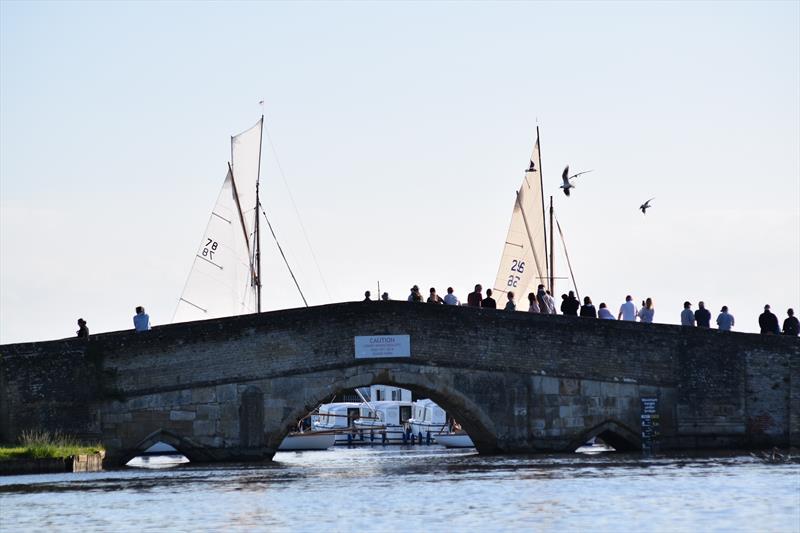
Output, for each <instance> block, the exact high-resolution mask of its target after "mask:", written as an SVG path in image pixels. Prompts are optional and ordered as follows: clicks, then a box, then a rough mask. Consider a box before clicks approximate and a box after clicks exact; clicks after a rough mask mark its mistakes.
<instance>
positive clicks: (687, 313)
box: [681, 302, 694, 326]
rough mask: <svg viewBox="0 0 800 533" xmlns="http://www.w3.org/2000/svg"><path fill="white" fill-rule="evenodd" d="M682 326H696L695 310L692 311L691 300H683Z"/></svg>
mask: <svg viewBox="0 0 800 533" xmlns="http://www.w3.org/2000/svg"><path fill="white" fill-rule="evenodd" d="M681 326H694V312H693V311H692V304H691V303H690V302H683V311H681Z"/></svg>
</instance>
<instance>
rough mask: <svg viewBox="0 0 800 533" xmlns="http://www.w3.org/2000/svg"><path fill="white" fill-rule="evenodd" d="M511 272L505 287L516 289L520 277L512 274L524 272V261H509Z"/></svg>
mask: <svg viewBox="0 0 800 533" xmlns="http://www.w3.org/2000/svg"><path fill="white" fill-rule="evenodd" d="M511 272H512V274H511V275H510V276H508V282H507V283H506V285H507V286H508V287H516V286H517V283H519V280H520V277H519V276H518V275H517V274H514V272H517V273H519V274H522V273H523V272H525V261H518V260H516V259H514V260H512V261H511Z"/></svg>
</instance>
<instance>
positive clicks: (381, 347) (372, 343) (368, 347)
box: [355, 335, 411, 359]
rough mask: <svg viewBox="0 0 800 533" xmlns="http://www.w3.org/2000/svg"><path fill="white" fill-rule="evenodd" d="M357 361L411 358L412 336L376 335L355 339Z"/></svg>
mask: <svg viewBox="0 0 800 533" xmlns="http://www.w3.org/2000/svg"><path fill="white" fill-rule="evenodd" d="M355 346H356V359H371V358H376V357H411V336H410V335H376V336H370V337H367V336H363V337H356V338H355Z"/></svg>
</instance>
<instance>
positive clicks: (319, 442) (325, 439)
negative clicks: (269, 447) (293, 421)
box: [278, 431, 336, 452]
mask: <svg viewBox="0 0 800 533" xmlns="http://www.w3.org/2000/svg"><path fill="white" fill-rule="evenodd" d="M335 440H336V434H335V433H333V432H329V431H303V432H300V431H297V432H292V433H289V434H288V435H286V437H285V438H284V439H283V441H282V442H281V445H280V446H279V447H278V450H280V451H282V452H285V451H302V450H327V449H328V448H330V447H331V446H333V444H334V441H335Z"/></svg>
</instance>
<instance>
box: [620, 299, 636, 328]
mask: <svg viewBox="0 0 800 533" xmlns="http://www.w3.org/2000/svg"><path fill="white" fill-rule="evenodd" d="M617 320H624V321H626V322H636V304H635V303H633V297H632V296H631V295H630V294H629V295H627V296H626V297H625V303H624V304H622V305H621V306H619V314H618V315H617Z"/></svg>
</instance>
